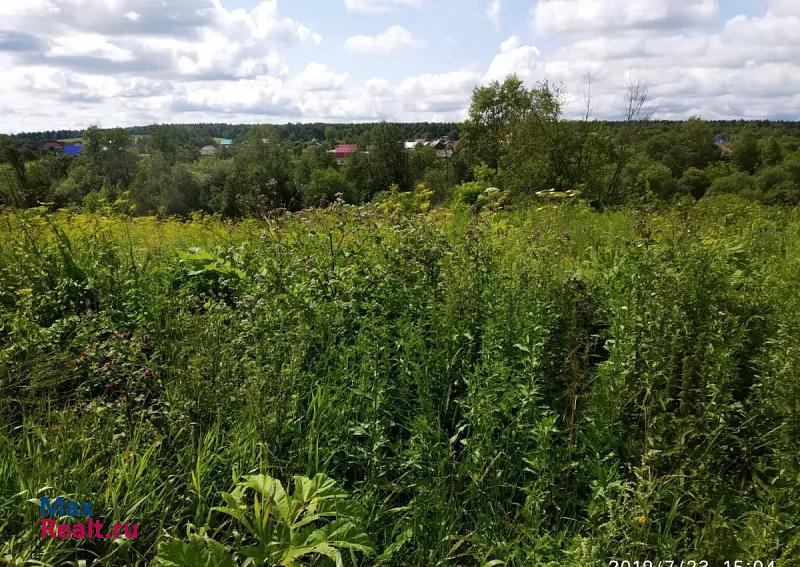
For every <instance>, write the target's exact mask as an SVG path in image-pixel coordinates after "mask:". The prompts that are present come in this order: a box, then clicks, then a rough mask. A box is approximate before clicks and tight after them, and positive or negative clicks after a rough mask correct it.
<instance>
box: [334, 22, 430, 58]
mask: <svg viewBox="0 0 800 567" xmlns="http://www.w3.org/2000/svg"><path fill="white" fill-rule="evenodd" d="M422 46H423V42H422V41H420V40H418V39H416V38H414V36H413V35H412V34H411V32H410V31H408V30H407V29H406V28H404V27H403V26H392V27H390V28H389V29H387V30H386V31H385V32H383V33H380V34H378V35H355V36H352V37H348V38H347V39H346V40H345V42H344V48H345V49H346V50H347V51H349V52H350V53H359V54H363V55H394V54H396V53H403V52H407V51H411V50H414V49H419V48H420V47H422Z"/></svg>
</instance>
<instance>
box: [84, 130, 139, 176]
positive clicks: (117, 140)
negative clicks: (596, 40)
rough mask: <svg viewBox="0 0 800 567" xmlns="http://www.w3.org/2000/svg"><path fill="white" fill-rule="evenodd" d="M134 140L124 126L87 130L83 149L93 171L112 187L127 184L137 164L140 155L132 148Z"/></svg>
mask: <svg viewBox="0 0 800 567" xmlns="http://www.w3.org/2000/svg"><path fill="white" fill-rule="evenodd" d="M132 143H133V139H132V138H131V136H130V134H129V133H128V132H127V131H126V130H125V129H124V128H114V129H112V130H100V129H99V128H97V127H92V128H89V129H88V130H86V131H85V132H84V133H83V153H84V156H85V159H86V162H87V163H88V165H89V168H90V169H91V171H92V174H93V175H95V176H97V177H100V178H102V179H103V182H104V184H105V185H108V186H109V187H110V188H112V189H118V190H119V189H121V188H123V187H127V186H128V184H129V183H130V182H131V180H132V179H133V175H134V172H135V168H136V159H135V158H134V156H133V155H132V154H131V153H130V152H129V151H128V148H129V147H130V146H131V144H132Z"/></svg>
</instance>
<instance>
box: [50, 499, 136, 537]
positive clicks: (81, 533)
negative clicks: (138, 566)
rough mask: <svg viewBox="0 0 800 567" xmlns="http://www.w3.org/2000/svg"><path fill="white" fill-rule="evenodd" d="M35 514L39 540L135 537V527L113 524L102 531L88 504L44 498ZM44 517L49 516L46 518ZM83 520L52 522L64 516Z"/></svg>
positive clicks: (134, 525)
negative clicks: (38, 521) (38, 516)
mask: <svg viewBox="0 0 800 567" xmlns="http://www.w3.org/2000/svg"><path fill="white" fill-rule="evenodd" d="M40 502H41V503H40V507H39V513H40V515H41V516H42V539H45V538H48V537H49V538H60V539H70V538H72V539H116V538H118V537H121V536H123V535H124V536H125V537H126V538H128V539H136V538H137V537H139V524H133V525H131V524H113V525H111V526H109V528H108V529H106V530H104V529H103V524H102V523H100V522H99V521H97V520H95V519H94V518H93V517H92V506H93V504H92V502H74V501H72V500H65V499H64V497H63V496H59V497H58V498H56V499H55V500H53V501H52V502H51V501H50V499H49V498H48V497H47V496H44V497H42V499H41V501H40ZM47 516H50V517H49V518H48V517H47ZM65 516H66V517H69V518H85V523H78V524H75V523H72V524H66V523H59V521H58V520H57V519H56V518H58V519H61V518H64V517H65Z"/></svg>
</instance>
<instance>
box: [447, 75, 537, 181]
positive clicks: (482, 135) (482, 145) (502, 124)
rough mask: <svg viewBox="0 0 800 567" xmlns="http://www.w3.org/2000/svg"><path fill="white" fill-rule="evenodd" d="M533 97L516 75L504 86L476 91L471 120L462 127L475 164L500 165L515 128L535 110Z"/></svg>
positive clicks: (462, 134) (471, 158)
mask: <svg viewBox="0 0 800 567" xmlns="http://www.w3.org/2000/svg"><path fill="white" fill-rule="evenodd" d="M532 103H533V97H532V94H531V92H530V91H528V90H527V89H526V88H525V86H524V84H523V82H522V81H521V80H520V79H519V78H518V77H517V76H516V75H509V76H508V77H507V78H506V79H505V81H503V82H502V83H500V82H499V81H494V82H492V83H490V84H489V85H485V86H481V87H478V88H476V89H475V90H474V91H473V93H472V103H471V105H470V108H469V118H468V119H467V120H466V122H464V124H463V125H462V127H461V141H462V143H463V151H464V152H465V154H466V155H467V157H468V159H469V160H470V162H471V163H473V164H475V165H477V164H479V163H486V164H487V165H488V166H489V167H492V168H495V169H496V168H497V167H498V166H499V165H500V161H501V159H502V156H503V153H504V152H505V150H506V148H507V147H508V144H509V141H510V134H511V131H512V129H513V128H514V127H515V126H516V125H517V124H518V123H519V122H520V121H521V120H523V119H525V118H526V117H527V116H528V114H529V113H530V111H531V105H532Z"/></svg>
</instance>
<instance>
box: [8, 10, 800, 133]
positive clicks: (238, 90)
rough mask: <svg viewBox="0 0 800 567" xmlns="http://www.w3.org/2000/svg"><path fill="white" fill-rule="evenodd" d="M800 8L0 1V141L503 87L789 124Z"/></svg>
mask: <svg viewBox="0 0 800 567" xmlns="http://www.w3.org/2000/svg"><path fill="white" fill-rule="evenodd" d="M798 29H800V1H799V0H461V1H457V0H324V1H322V0H291V1H289V0H26V2H13V3H12V2H2V3H0V75H4V76H2V77H0V131H6V132H16V131H22V130H32V129H43V128H56V127H58V128H84V127H86V126H87V125H90V124H99V125H101V126H114V125H133V124H147V123H153V122H196V121H224V122H273V123H277V122H286V121H293V122H300V121H312V120H313V121H317V120H321V121H332V122H333V121H337V122H338V121H361V120H370V121H371V120H383V119H385V120H414V121H416V120H461V119H463V117H464V115H465V112H466V109H467V108H468V105H469V98H470V94H471V92H472V89H473V88H474V87H475V86H477V85H479V84H482V83H485V82H487V81H490V80H494V79H501V78H503V77H504V76H505V75H506V74H508V73H512V72H513V73H516V74H517V75H518V76H520V77H521V78H522V79H523V80H525V81H526V82H527V83H528V84H531V85H532V84H535V83H536V82H537V81H541V80H545V79H547V80H550V81H552V82H556V83H561V84H563V86H564V88H565V91H566V93H567V95H566V98H565V111H566V113H567V114H568V115H577V114H578V113H579V112H580V109H581V108H582V107H583V105H584V100H583V93H584V91H585V90H586V84H587V77H591V85H592V89H591V90H592V106H593V112H594V115H595V116H596V117H600V118H614V117H617V116H619V113H620V110H621V108H622V106H623V102H624V90H625V85H626V84H627V82H629V81H630V80H631V79H632V78H633V79H643V80H646V81H647V82H648V84H649V87H650V103H649V104H650V106H651V108H650V109H651V111H652V112H653V114H654V116H656V117H662V118H685V117H688V116H693V115H701V116H704V117H706V118H769V117H782V118H787V117H788V118H795V119H797V118H799V117H800V95H798V93H800V63H798V60H800V57H798V55H800V34H798V33H797V30H798Z"/></svg>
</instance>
